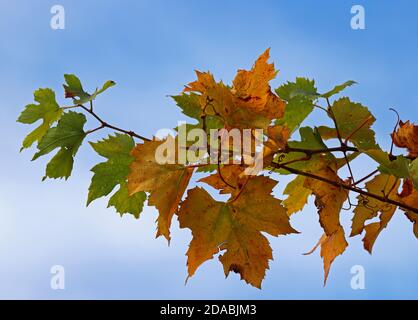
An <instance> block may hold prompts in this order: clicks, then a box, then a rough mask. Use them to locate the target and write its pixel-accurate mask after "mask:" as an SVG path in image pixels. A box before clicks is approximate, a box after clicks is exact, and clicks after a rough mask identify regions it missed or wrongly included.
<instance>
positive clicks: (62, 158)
mask: <svg viewBox="0 0 418 320" xmlns="http://www.w3.org/2000/svg"><path fill="white" fill-rule="evenodd" d="M86 121H87V120H86V117H85V115H83V114H82V113H77V112H73V111H70V112H67V113H64V115H63V116H62V117H61V119H60V120H59V121H58V124H57V126H56V127H53V128H50V129H48V131H47V132H46V133H45V135H44V136H43V137H42V140H41V141H40V142H39V143H38V152H37V153H35V155H34V156H33V158H32V160H36V159H38V158H39V157H41V156H43V155H46V154H48V153H50V152H51V151H53V150H55V149H57V148H60V150H59V151H58V153H57V154H56V155H55V156H54V157H53V158H52V159H51V161H50V162H49V163H48V165H47V167H46V174H45V177H44V178H43V179H46V178H54V179H57V178H65V179H68V177H69V176H70V175H71V172H72V169H73V163H74V156H75V155H76V153H77V151H78V149H79V148H80V145H81V143H82V142H83V140H84V138H85V136H86V133H85V132H84V130H83V128H84V124H85V123H86Z"/></svg>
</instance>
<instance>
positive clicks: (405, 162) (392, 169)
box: [365, 148, 410, 178]
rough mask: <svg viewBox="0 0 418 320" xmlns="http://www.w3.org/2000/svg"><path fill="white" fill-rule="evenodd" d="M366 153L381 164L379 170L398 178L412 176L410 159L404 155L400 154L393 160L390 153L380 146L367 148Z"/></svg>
mask: <svg viewBox="0 0 418 320" xmlns="http://www.w3.org/2000/svg"><path fill="white" fill-rule="evenodd" d="M365 153H366V154H367V155H368V156H369V157H371V158H372V159H373V160H375V161H376V162H377V163H378V164H379V167H378V169H379V171H380V172H381V173H384V174H387V175H393V176H395V177H397V178H409V177H410V168H409V165H410V160H409V159H407V158H405V157H404V156H398V157H396V159H394V160H391V159H390V157H389V154H388V153H387V152H384V151H383V150H382V149H380V148H376V149H370V150H366V151H365Z"/></svg>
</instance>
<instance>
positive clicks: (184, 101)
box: [171, 92, 224, 130]
mask: <svg viewBox="0 0 418 320" xmlns="http://www.w3.org/2000/svg"><path fill="white" fill-rule="evenodd" d="M171 97H172V98H173V99H174V101H176V104H177V106H178V107H179V108H180V109H181V111H182V113H183V114H185V115H186V116H188V117H190V118H193V119H196V120H197V121H198V124H196V125H187V126H188V127H187V130H191V129H194V128H202V127H203V119H202V108H201V106H200V101H199V97H200V96H199V95H197V94H195V93H193V92H192V93H190V94H186V93H182V94H181V95H177V96H171ZM205 122H206V129H207V130H210V129H220V128H223V126H224V123H223V121H222V119H221V118H220V117H219V116H216V115H208V114H207V115H206V118H205Z"/></svg>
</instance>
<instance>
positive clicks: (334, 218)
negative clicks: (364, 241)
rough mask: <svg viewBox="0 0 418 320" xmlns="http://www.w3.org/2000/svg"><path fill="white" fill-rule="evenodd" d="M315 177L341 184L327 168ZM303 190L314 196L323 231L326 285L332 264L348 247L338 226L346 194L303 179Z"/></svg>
mask: <svg viewBox="0 0 418 320" xmlns="http://www.w3.org/2000/svg"><path fill="white" fill-rule="evenodd" d="M317 175H318V176H321V177H323V178H326V179H328V180H331V181H336V182H338V183H340V184H342V183H343V181H342V180H341V179H340V178H339V177H338V175H337V174H336V173H335V171H334V170H332V169H331V168H329V167H326V168H324V169H322V170H320V171H319V172H318V173H317ZM304 188H307V189H310V190H312V193H313V194H314V195H315V205H316V207H317V208H318V212H319V222H320V224H321V226H322V228H323V229H324V231H325V236H326V237H325V239H324V240H323V241H322V242H321V257H322V258H323V261H324V283H326V281H327V278H328V274H329V270H330V267H331V264H332V262H333V261H334V259H335V258H336V257H337V256H339V255H340V254H342V253H343V252H344V250H345V248H346V247H347V246H348V243H347V241H346V240H345V236H344V229H343V227H342V226H341V224H340V211H341V209H342V207H343V204H344V202H345V201H346V200H347V197H348V192H347V191H346V190H345V189H343V188H339V187H336V186H333V185H330V184H328V183H325V182H322V181H320V180H315V179H312V178H306V179H305V183H304Z"/></svg>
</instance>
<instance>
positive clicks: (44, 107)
mask: <svg viewBox="0 0 418 320" xmlns="http://www.w3.org/2000/svg"><path fill="white" fill-rule="evenodd" d="M34 100H35V101H36V102H38V104H28V105H27V106H26V107H25V109H24V110H23V112H22V113H21V114H20V116H19V118H18V119H17V121H18V122H20V123H25V124H32V123H35V122H37V121H39V120H42V124H41V125H40V126H38V127H37V128H36V129H35V130H33V131H32V132H31V133H29V134H28V135H27V136H26V138H25V139H24V140H23V143H22V148H21V150H23V149H26V148H29V147H31V146H32V144H33V143H34V142H39V141H40V140H41V139H42V138H43V136H44V135H45V134H46V132H47V131H48V129H49V128H50V127H51V125H53V124H54V123H55V122H56V121H58V120H59V119H60V118H61V115H62V113H63V110H62V109H61V108H60V107H59V105H58V103H57V102H56V100H55V93H54V91H52V90H51V89H38V90H36V91H35V92H34Z"/></svg>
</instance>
